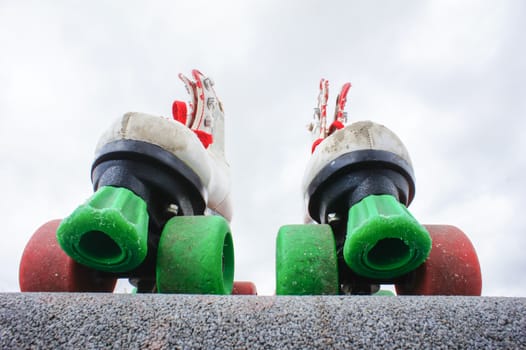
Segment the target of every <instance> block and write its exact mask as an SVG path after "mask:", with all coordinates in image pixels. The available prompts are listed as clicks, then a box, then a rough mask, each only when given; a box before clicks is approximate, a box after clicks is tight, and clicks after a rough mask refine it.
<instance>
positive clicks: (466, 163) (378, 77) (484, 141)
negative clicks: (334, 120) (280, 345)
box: [0, 0, 526, 296]
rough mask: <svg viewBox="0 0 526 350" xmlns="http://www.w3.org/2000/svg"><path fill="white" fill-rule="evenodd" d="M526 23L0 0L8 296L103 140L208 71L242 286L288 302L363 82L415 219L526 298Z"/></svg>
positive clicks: (425, 10) (84, 190) (425, 11)
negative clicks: (319, 163) (333, 141)
mask: <svg viewBox="0 0 526 350" xmlns="http://www.w3.org/2000/svg"><path fill="white" fill-rule="evenodd" d="M50 4H53V5H50ZM525 14H526V5H525V3H524V2H523V1H520V0H517V1H491V2H490V1H462V2H460V1H454V0H451V1H443V0H440V1H438V0H437V1H420V0H414V1H397V2H391V1H367V2H365V1H304V0H303V1H299V0H296V1H278V0H275V1H270V0H261V1H243V0H238V1H234V0H232V1H209V2H207V1H196V0H192V1H149V2H145V1H111V2H107V1H104V2H103V1H89V2H86V1H54V2H42V1H9V0H0V139H1V140H2V142H1V144H2V146H1V147H0V160H1V166H0V169H1V171H0V184H1V185H2V196H1V199H2V200H1V201H0V213H1V214H0V217H1V219H2V223H3V229H2V234H3V242H2V244H1V245H0V266H1V268H0V291H2V292H6V291H17V290H18V265H19V260H20V256H21V254H22V251H23V249H24V246H25V244H26V242H27V241H28V240H29V238H30V237H31V235H32V233H33V232H34V231H35V229H36V228H38V227H39V226H40V225H41V224H43V223H44V222H46V221H48V220H50V219H54V218H61V217H64V216H66V215H69V213H71V211H72V210H73V209H75V207H76V206H77V205H79V204H80V203H82V202H83V201H84V200H85V199H86V198H87V197H89V196H90V194H91V191H92V189H91V182H90V168H91V162H92V161H93V152H94V149H95V145H96V143H97V141H98V138H99V136H100V134H101V133H102V132H103V131H104V130H105V129H106V128H107V127H109V125H110V123H111V122H112V121H113V120H114V119H115V118H118V117H119V116H121V115H122V114H123V113H125V112H128V111H139V112H146V113H151V114H156V115H165V116H169V115H170V112H171V103H172V101H173V99H176V98H177V99H182V100H186V99H187V95H186V91H185V89H184V87H183V85H182V83H181V82H180V81H179V80H178V78H177V74H178V73H179V72H183V73H186V74H189V73H190V70H191V69H192V68H199V69H200V70H202V71H203V72H205V73H206V74H208V75H210V76H211V77H213V79H214V80H215V82H216V91H217V93H218V95H219V96H220V98H221V99H222V101H223V104H224V107H225V111H226V118H227V121H226V123H227V130H226V132H227V135H226V142H227V156H228V160H229V162H230V164H231V172H232V183H233V197H234V218H233V221H232V230H233V235H234V244H235V255H236V279H237V280H252V281H254V282H255V283H256V284H257V286H258V289H259V291H260V293H261V294H272V293H274V288H275V287H274V286H275V281H274V255H275V237H276V234H277V231H278V229H279V227H280V226H281V225H284V224H292V223H302V219H303V199H302V194H301V192H300V191H301V190H300V184H301V179H302V176H303V171H304V167H305V164H306V162H307V160H308V157H309V148H310V136H309V134H308V133H307V131H306V128H305V125H306V124H307V123H308V122H309V121H310V119H311V116H312V108H313V107H314V105H315V103H316V97H317V94H318V90H317V89H318V82H319V79H320V78H322V77H324V78H327V79H329V80H330V82H331V87H332V90H331V92H332V94H331V95H330V103H331V104H330V106H329V111H332V110H333V106H334V98H335V96H336V90H337V89H339V87H340V86H341V85H342V84H343V83H344V82H346V81H351V82H352V84H353V87H352V89H351V91H350V93H349V100H348V101H349V103H348V107H349V108H348V110H349V116H350V118H351V120H352V121H358V120H367V119H368V120H373V121H375V122H378V123H381V124H384V125H386V126H388V127H389V128H390V129H392V130H393V131H394V132H396V133H397V134H398V136H399V137H400V138H401V139H402V140H403V142H404V143H405V145H406V147H407V148H408V150H409V153H410V155H411V158H412V160H413V165H414V168H415V174H416V197H415V200H414V202H413V204H412V205H411V206H410V208H409V209H410V210H411V212H412V213H413V214H414V216H415V217H416V218H417V219H418V220H419V221H420V222H422V223H440V224H452V225H456V226H459V227H460V228H462V229H463V230H464V231H465V232H466V233H467V234H468V235H469V236H470V238H471V240H472V242H473V244H474V245H475V248H476V249H477V251H478V254H479V259H480V262H481V266H482V273H483V294H484V295H492V296H496V295H499V296H501V295H502V296H526V273H525V272H524V271H526V254H525V253H524V250H525V247H526V215H525V213H524V201H525V198H526V187H525V185H524V181H525V180H524V179H525V174H526V156H525V154H524V151H525V150H526V137H525V130H526V118H525V116H526V87H525V86H526V69H525V63H524V62H525V61H526V59H525V57H524V56H525V53H526V49H525V44H524V43H525V39H524V35H525V33H526V21H525V20H524V15H525ZM120 288H124V289H125V288H126V287H125V286H124V287H122V286H121V287H120ZM128 290H129V289H128Z"/></svg>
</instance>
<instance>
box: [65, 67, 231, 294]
mask: <svg viewBox="0 0 526 350" xmlns="http://www.w3.org/2000/svg"><path fill="white" fill-rule="evenodd" d="M192 77H193V79H194V80H190V79H188V78H186V77H185V76H183V75H180V78H181V79H182V80H183V82H184V83H185V85H186V88H187V90H188V92H189V93H190V96H191V101H190V103H189V108H187V105H186V103H184V102H180V101H176V102H174V104H173V114H174V115H173V119H167V118H163V117H158V116H153V115H148V114H144V113H127V114H125V115H124V116H123V117H121V118H120V119H118V120H117V121H116V122H115V123H114V124H113V126H112V127H111V128H110V129H109V130H108V131H107V132H106V133H105V134H104V135H103V136H102V137H101V139H100V141H99V143H98V145H97V148H96V157H95V161H94V163H93V167H92V181H93V186H94V190H95V193H94V195H93V196H92V197H91V198H90V199H89V200H88V201H87V202H86V203H85V204H83V205H81V206H80V207H78V208H77V210H75V211H74V212H73V214H71V215H70V216H69V217H67V218H66V219H64V220H63V221H62V223H61V225H60V227H59V228H58V230H57V238H58V241H59V243H60V245H61V246H62V248H63V249H64V251H65V252H66V253H67V254H68V255H69V256H71V257H72V258H73V259H74V260H75V261H77V262H79V263H80V264H83V265H86V266H89V267H90V268H92V269H95V270H98V271H104V272H106V273H113V274H114V276H117V277H129V278H130V281H132V283H133V284H135V285H136V286H137V287H138V289H139V291H148V290H158V291H161V292H181V293H218V294H228V293H230V292H231V291H232V283H233V273H234V256H233V245H232V237H231V234H230V229H229V225H228V222H229V221H230V220H231V218H232V205H231V199H230V198H231V197H230V175H229V165H228V163H227V161H226V159H225V153H224V112H223V107H222V105H221V102H220V101H219V99H218V98H217V96H216V93H215V91H214V88H213V85H214V84H213V82H212V80H211V79H210V78H208V77H206V76H204V75H203V74H202V73H201V72H199V71H197V70H193V71H192ZM205 213H207V214H219V215H205Z"/></svg>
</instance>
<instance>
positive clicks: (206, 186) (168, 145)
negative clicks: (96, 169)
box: [96, 70, 232, 221]
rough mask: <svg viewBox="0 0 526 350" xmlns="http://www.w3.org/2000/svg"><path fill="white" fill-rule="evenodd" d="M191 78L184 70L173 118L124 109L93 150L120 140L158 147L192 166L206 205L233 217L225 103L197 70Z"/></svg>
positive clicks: (214, 210) (98, 149)
mask: <svg viewBox="0 0 526 350" xmlns="http://www.w3.org/2000/svg"><path fill="white" fill-rule="evenodd" d="M192 76H193V78H194V79H195V81H191V80H190V79H188V78H186V77H185V76H183V75H182V74H181V75H180V77H181V79H182V80H183V82H184V83H185V85H186V87H187V90H188V92H189V93H190V96H191V101H190V103H189V107H190V108H187V107H186V103H185V102H181V101H175V102H174V104H173V117H174V119H173V120H172V119H166V118H162V117H158V116H153V115H148V114H143V113H127V114H125V115H124V116H123V117H122V118H120V119H119V120H117V121H116V122H115V124H114V125H113V126H112V127H111V128H110V129H109V130H108V132H107V133H106V134H105V135H104V136H103V137H102V138H101V139H100V141H99V144H98V146H97V151H96V153H100V152H101V150H103V148H104V147H105V146H106V145H108V144H111V143H113V142H116V141H119V140H135V141H140V142H145V143H148V144H152V145H156V146H159V147H161V148H162V149H163V150H165V151H167V152H169V153H170V154H171V155H173V156H174V157H176V158H177V159H179V160H180V161H181V162H182V163H183V164H184V165H185V166H187V167H188V168H189V169H191V170H192V172H193V173H194V175H195V176H196V177H197V178H198V180H199V181H198V182H199V183H200V187H202V188H201V189H200V192H201V194H202V196H203V199H204V201H205V204H206V208H207V209H210V210H212V211H213V212H216V213H218V214H220V215H221V216H223V217H224V218H226V219H227V220H228V221H230V220H231V219H232V203H231V198H230V167H229V165H228V163H227V161H226V158H225V151H224V148H225V146H224V112H223V106H222V104H221V102H220V101H219V99H218V98H217V96H216V93H215V91H214V89H213V85H214V84H213V82H212V80H211V79H210V78H207V77H205V76H204V75H203V74H202V73H201V72H199V71H197V70H193V71H192Z"/></svg>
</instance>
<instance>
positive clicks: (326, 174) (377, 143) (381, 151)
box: [277, 79, 431, 294]
mask: <svg viewBox="0 0 526 350" xmlns="http://www.w3.org/2000/svg"><path fill="white" fill-rule="evenodd" d="M350 87H351V84H350V83H346V84H344V85H343V87H342V89H341V91H340V94H339V95H338V97H337V100H336V110H335V113H334V121H333V122H332V123H331V124H330V125H329V126H327V124H328V121H327V101H328V97H329V82H328V81H327V80H325V79H322V80H321V82H320V92H319V96H318V105H317V107H316V108H315V113H314V120H313V122H312V123H311V124H310V125H309V130H310V131H311V133H312V135H313V144H312V148H311V151H312V156H311V159H310V160H309V162H308V164H307V168H306V170H305V174H304V178H303V183H302V190H303V194H304V197H305V203H306V211H307V215H306V222H312V221H315V222H317V223H319V224H322V225H290V226H283V227H282V228H281V230H280V232H279V234H278V241H277V250H278V252H277V259H278V262H277V279H278V280H277V291H278V294H338V293H353V294H362V293H364V294H370V293H373V292H374V291H375V289H377V287H378V282H379V281H381V280H386V279H393V278H397V277H399V276H402V275H404V274H405V273H407V272H409V271H411V270H414V269H415V268H416V267H418V266H419V265H420V264H422V263H423V262H424V260H425V259H426V258H427V256H428V254H429V251H430V249H431V239H430V237H429V234H428V233H427V231H426V230H425V228H424V227H423V226H421V225H420V224H419V223H418V222H417V221H416V220H415V219H414V218H413V217H412V216H411V214H410V213H409V212H408V211H407V209H406V207H407V206H408V205H409V203H410V202H411V201H412V199H413V197H414V192H415V191H414V190H415V183H414V176H413V168H412V165H411V160H410V158H409V154H408V152H407V150H406V148H405V147H404V145H403V144H402V142H401V141H400V139H399V138H398V137H397V136H396V135H395V134H394V133H393V132H392V131H390V130H389V129H387V128H386V127H385V126H383V125H379V124H376V123H373V122H371V121H362V122H356V123H352V124H350V125H346V123H347V114H346V113H345V111H344V108H345V103H346V101H347V94H348V92H349V89H350ZM335 247H336V249H335V250H334V248H335ZM314 261H316V263H314ZM312 264H315V266H314V267H313V266H312ZM313 271H318V272H316V273H315V274H312V273H311V272H313ZM307 272H308V273H307ZM298 276H305V278H299V277H298ZM300 280H301V281H300Z"/></svg>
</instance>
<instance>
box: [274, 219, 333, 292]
mask: <svg viewBox="0 0 526 350" xmlns="http://www.w3.org/2000/svg"><path fill="white" fill-rule="evenodd" d="M338 292H339V284H338V261H337V258H336V242H335V240H334V235H333V233H332V230H331V227H330V226H329V225H287V226H282V227H281V229H280V230H279V233H278V237H277V241H276V294H278V295H322V294H332V295H334V294H338Z"/></svg>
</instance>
